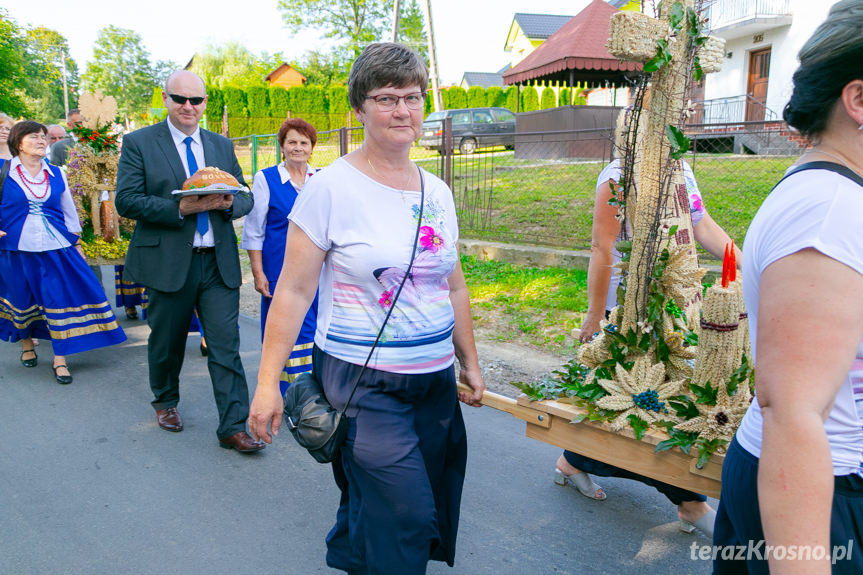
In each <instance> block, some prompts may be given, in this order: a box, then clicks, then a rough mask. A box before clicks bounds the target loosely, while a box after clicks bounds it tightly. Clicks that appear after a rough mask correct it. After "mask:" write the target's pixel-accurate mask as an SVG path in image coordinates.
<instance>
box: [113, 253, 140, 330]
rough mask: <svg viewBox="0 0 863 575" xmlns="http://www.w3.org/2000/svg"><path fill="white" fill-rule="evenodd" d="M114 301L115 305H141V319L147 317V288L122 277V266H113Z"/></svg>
mask: <svg viewBox="0 0 863 575" xmlns="http://www.w3.org/2000/svg"><path fill="white" fill-rule="evenodd" d="M114 300H115V301H114V303H115V304H116V306H117V307H135V306H136V305H139V306H141V319H147V302H148V300H147V288H145V287H144V286H142V285H141V284H139V283H135V282H129V281H126V280H124V279H123V266H114Z"/></svg>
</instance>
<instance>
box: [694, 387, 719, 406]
mask: <svg viewBox="0 0 863 575" xmlns="http://www.w3.org/2000/svg"><path fill="white" fill-rule="evenodd" d="M689 389H691V390H692V393H694V394H695V403H701V404H703V405H716V399H717V396H718V395H719V388H718V387H713V386H712V385H711V384H710V382H709V381H708V382H705V383H704V385H703V386H701V385H698V384H695V383H690V384H689Z"/></svg>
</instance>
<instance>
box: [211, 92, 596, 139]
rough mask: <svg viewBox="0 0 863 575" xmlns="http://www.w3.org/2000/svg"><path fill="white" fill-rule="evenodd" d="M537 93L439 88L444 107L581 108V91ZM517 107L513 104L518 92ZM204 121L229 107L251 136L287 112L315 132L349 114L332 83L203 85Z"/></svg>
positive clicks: (235, 127) (216, 119) (235, 130)
mask: <svg viewBox="0 0 863 575" xmlns="http://www.w3.org/2000/svg"><path fill="white" fill-rule="evenodd" d="M541 90H542V91H541V98H540V93H538V92H537V88H536V87H535V86H521V88H518V87H517V86H508V87H506V88H505V89H504V88H501V87H499V86H491V87H490V88H488V89H483V88H481V87H479V86H471V88H470V89H469V90H465V89H464V88H461V87H459V86H453V87H451V88H447V89H442V90H441V96H442V99H443V105H444V109H446V110H451V109H456V108H482V107H486V106H494V107H503V108H507V109H509V110H511V111H513V112H515V111H520V112H530V111H534V110H539V109H547V108H553V107H554V106H555V105H556V104H557V105H560V106H566V105H568V104H569V101H570V99H572V100H573V102H572V103H573V104H577V105H578V104H583V103H584V98H583V97H581V96H580V93H581V92H582V90H583V89H582V88H577V89H576V90H574V93H573V90H571V89H570V88H561V90H560V94H559V96H560V97H559V101H556V100H557V99H556V98H555V97H554V91H553V90H552V89H551V88H549V87H545V88H542V89H541ZM519 93H520V95H521V105H520V106H519V105H516V104H517V102H518V98H519V95H518V94H519ZM207 95H208V99H207V110H206V112H207V117H208V118H209V120H210V122H211V123H213V125H214V126H215V125H216V124H217V123H220V122H221V119H222V110H223V106H225V105H227V106H228V116H229V128H230V131H231V136H233V137H240V136H246V135H250V134H267V133H272V132H273V126H275V127H276V129H278V126H279V125H280V124H281V122H282V121H283V119H284V118H285V117H286V116H287V115H288V114H289V113H290V115H291V116H292V117H301V118H304V119H306V120H308V121H309V122H311V123H312V124H313V125H314V126H315V128H317V129H318V130H319V131H325V130H334V129H338V128H341V127H344V126H346V125H348V116H349V114H350V113H351V107H350V103H349V102H348V94H347V88H346V87H345V86H339V85H334V86H331V87H330V88H329V90H325V89H324V88H322V87H320V86H294V87H292V88H289V89H287V90H285V89H284V88H281V87H271V88H265V87H249V88H247V89H246V90H243V89H240V88H237V87H235V86H228V87H225V88H224V89H222V90H220V89H218V88H216V87H214V86H208V87H207ZM432 111H434V96H433V95H432V93H431V90H429V93H428V97H427V98H426V102H425V107H424V112H425V114H426V115H428V114H429V113H431V112H432Z"/></svg>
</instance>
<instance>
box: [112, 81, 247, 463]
mask: <svg viewBox="0 0 863 575" xmlns="http://www.w3.org/2000/svg"><path fill="white" fill-rule="evenodd" d="M162 100H163V102H164V103H165V106H166V108H167V109H168V119H167V120H166V121H165V122H161V123H159V124H156V125H153V126H149V127H147V128H143V129H141V130H137V131H135V132H132V133H130V134H127V135H126V136H125V137H124V138H123V148H122V152H121V154H120V165H119V167H118V170H117V200H116V205H117V211H118V212H119V214H120V215H121V216H124V217H127V218H132V219H135V220H137V226H136V227H135V233H134V234H133V236H132V240H131V242H130V243H129V251H128V253H127V254H126V265H125V279H127V280H129V281H134V282H137V283H140V284H142V285H144V286H146V287H147V289H148V290H149V305H148V308H147V320H148V323H149V325H150V330H151V331H150V339H149V341H148V344H147V359H148V362H149V368H150V388H151V389H152V390H153V395H154V396H155V399H154V400H153V407H154V408H155V409H156V420H157V422H158V424H159V426H160V427H161V428H162V429H165V430H167V431H175V432H176V431H182V430H183V420H182V419H181V418H180V414H179V413H178V412H177V403H178V402H179V400H180V391H179V380H180V368H181V367H182V366H183V355H184V353H185V347H186V335H187V332H188V330H189V322H190V321H191V319H192V310H193V309H194V308H195V307H197V309H198V317H199V319H200V322H201V326H202V328H203V331H204V333H206V334H207V345H208V347H209V355H208V356H207V367H208V368H209V370H210V378H211V379H212V384H213V392H214V395H215V397H216V405H217V407H218V410H219V428H218V431H217V436H218V438H219V445H221V446H222V447H225V448H228V449H236V450H238V451H240V452H242V453H249V452H253V451H259V450H261V449H263V448H264V444H263V443H261V442H258V441H255V440H254V439H252V437H251V436H250V435H249V434H248V433H246V419H247V418H248V415H249V390H248V386H247V385H246V377H245V373H244V371H243V364H242V363H241V361H240V352H239V348H240V334H239V329H238V328H237V318H238V315H239V302H240V290H239V288H240V284H241V283H242V273H241V271H240V261H239V254H238V251H237V237H236V235H235V233H234V227H233V224H232V220H234V219H236V218H240V217H242V216H244V215H246V214H247V213H249V211H250V210H251V209H252V204H253V199H252V196H251V194H249V193H248V192H245V191H243V192H238V193H237V194H236V195H230V194H213V195H201V196H186V197H183V198H182V199H178V198H177V197H176V196H173V195H172V194H171V192H172V191H173V190H179V189H180V188H181V187H182V185H183V182H184V181H185V180H186V178H187V177H188V176H189V175H191V174H193V173H194V172H195V171H197V169H198V168H202V167H204V166H215V167H217V168H220V169H222V170H224V171H226V172H229V173H231V174H233V175H234V177H236V178H237V180H238V181H239V182H240V183H241V184H244V183H245V182H244V180H243V172H242V170H241V169H240V166H239V164H238V163H237V157H236V155H235V154H234V148H233V146H232V144H231V142H230V141H229V140H228V139H226V138H223V137H222V136H219V135H217V134H214V133H213V132H209V131H207V130H202V129H200V128H199V127H198V122H199V121H200V119H201V116H202V115H203V113H204V109H205V108H206V105H207V94H206V89H205V87H204V82H203V81H202V80H201V79H200V78H199V77H198V76H197V75H195V74H193V73H192V72H189V71H186V70H179V71H177V72H174V73H173V74H171V75H170V76H169V77H168V79H167V81H166V82H165V89H164V92H163V94H162Z"/></svg>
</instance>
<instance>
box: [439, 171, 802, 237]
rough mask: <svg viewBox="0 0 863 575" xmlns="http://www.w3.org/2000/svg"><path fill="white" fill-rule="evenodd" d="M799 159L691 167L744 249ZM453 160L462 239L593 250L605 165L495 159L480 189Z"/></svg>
mask: <svg viewBox="0 0 863 575" xmlns="http://www.w3.org/2000/svg"><path fill="white" fill-rule="evenodd" d="M794 159H795V158H791V157H781V158H765V157H757V156H723V157H715V156H713V157H711V156H706V155H702V156H697V157H696V158H695V159H694V160H690V161H691V163H692V165H693V169H694V171H695V175H696V178H697V180H698V186H699V189H700V190H701V192H702V195H703V197H704V202H705V205H706V206H707V209H708V211H709V212H710V214H711V216H712V217H713V218H714V219H715V220H716V221H717V223H719V225H720V226H722V227H723V228H724V229H725V230H726V231H727V232H728V233H729V235H730V236H731V237H732V238H733V239H734V240H735V242H736V243H737V244H738V245H742V244H743V239H744V237H745V236H746V229H747V228H748V227H749V222H751V221H752V218H753V217H754V216H755V212H756V211H757V210H758V207H759V206H760V205H761V202H763V201H764V198H766V197H767V194H768V193H769V192H770V190H771V189H772V187H773V185H774V184H776V182H778V181H779V180H780V179H781V178H782V175H783V173H784V172H785V170H786V169H787V168H788V166H790V165H791V164H792V163H793V161H794ZM456 161H461V162H464V163H465V166H464V168H463V169H460V170H459V171H458V172H457V177H456V178H455V179H454V181H453V188H454V191H455V193H456V203H457V207H458V209H459V219H460V221H466V222H469V225H467V226H465V225H462V235H463V236H464V237H466V238H474V239H488V240H496V241H504V242H506V241H509V242H516V243H519V242H524V243H539V244H544V245H549V246H554V247H561V248H567V249H587V248H589V246H590V236H591V226H592V223H593V202H594V196H595V193H596V190H595V185H596V178H597V177H598V175H599V172H600V171H601V170H602V167H603V166H604V164H603V163H602V162H590V163H579V164H572V163H570V164H564V163H559V162H549V161H543V160H530V161H527V160H521V161H519V160H515V159H513V158H512V156H511V155H510V156H509V157H507V156H506V155H504V154H496V155H495V158H494V176H493V180H492V181H491V182H490V183H487V184H486V183H481V184H479V185H478V184H477V183H476V181H475V178H474V179H472V178H470V177H469V176H470V174H471V173H472V170H476V169H478V165H477V164H475V163H476V162H478V161H479V159H474V158H472V157H471V158H470V159H457V160H456ZM472 163H473V164H474V165H471V164H472ZM458 174H464V177H458ZM478 188H479V189H478ZM489 194H490V195H489ZM489 206H490V207H489Z"/></svg>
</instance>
